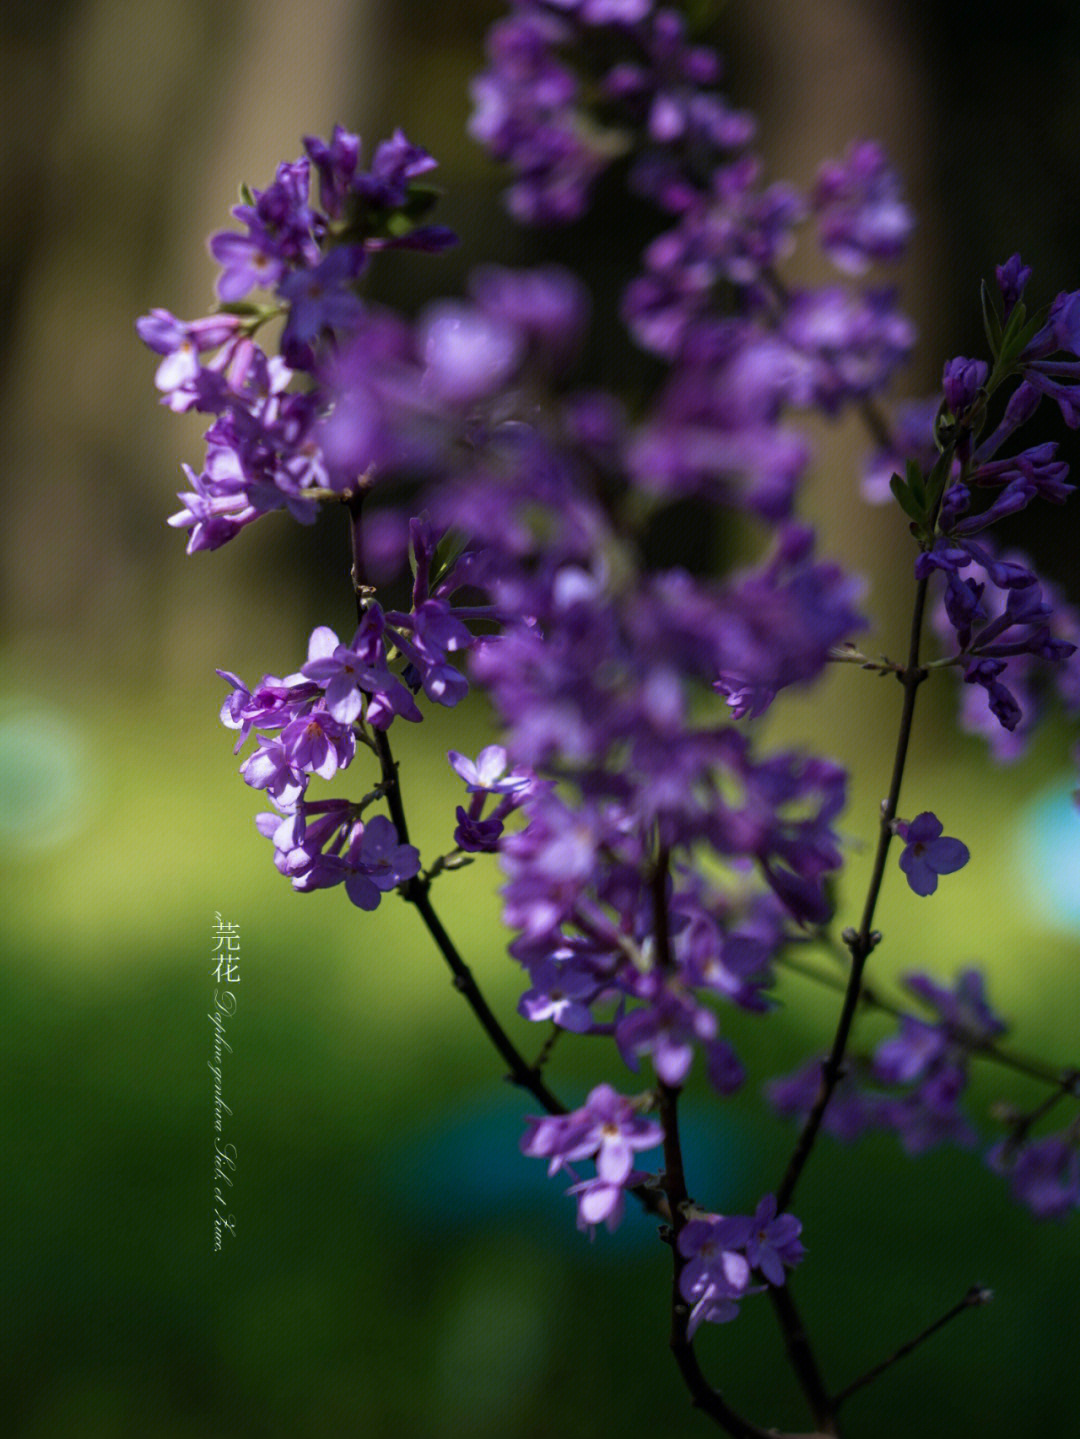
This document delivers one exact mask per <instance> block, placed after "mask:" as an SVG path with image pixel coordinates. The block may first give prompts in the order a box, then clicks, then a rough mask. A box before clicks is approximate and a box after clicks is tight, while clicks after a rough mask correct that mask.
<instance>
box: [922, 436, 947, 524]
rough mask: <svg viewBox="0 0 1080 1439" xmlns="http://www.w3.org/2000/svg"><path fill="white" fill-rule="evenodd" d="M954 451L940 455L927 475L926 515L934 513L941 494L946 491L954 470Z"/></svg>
mask: <svg viewBox="0 0 1080 1439" xmlns="http://www.w3.org/2000/svg"><path fill="white" fill-rule="evenodd" d="M952 462H953V452H952V450H951V449H948V450H945V452H944V453H943V454H940V455H938V457H937V460H936V461H935V463H934V468H933V469H932V470H931V471H930V473H929V475H927V477H926V510H925V514H926V515H928V516H929V515H932V514H933V513H934V511H935V510H936V508H937V506H938V502H939V501H940V499H941V496H942V495H943V494H944V492H945V483H946V481H947V480H948V478H949V475H950V473H951V471H952Z"/></svg>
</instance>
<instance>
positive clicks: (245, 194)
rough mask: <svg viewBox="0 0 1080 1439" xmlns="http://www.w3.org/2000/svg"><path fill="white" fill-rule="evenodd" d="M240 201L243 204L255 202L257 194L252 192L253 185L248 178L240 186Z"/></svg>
mask: <svg viewBox="0 0 1080 1439" xmlns="http://www.w3.org/2000/svg"><path fill="white" fill-rule="evenodd" d="M240 203H241V205H254V204H255V196H254V195H253V194H252V191H251V186H250V185H249V184H248V182H247V181H246V180H245V181H244V182H243V184H242V185H241V186H240Z"/></svg>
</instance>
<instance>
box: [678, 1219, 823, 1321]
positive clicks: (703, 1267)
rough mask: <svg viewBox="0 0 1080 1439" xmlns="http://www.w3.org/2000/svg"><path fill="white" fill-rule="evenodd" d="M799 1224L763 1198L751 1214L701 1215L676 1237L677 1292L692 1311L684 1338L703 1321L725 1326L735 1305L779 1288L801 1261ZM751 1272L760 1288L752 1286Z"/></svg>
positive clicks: (733, 1315) (803, 1251) (735, 1309)
mask: <svg viewBox="0 0 1080 1439" xmlns="http://www.w3.org/2000/svg"><path fill="white" fill-rule="evenodd" d="M801 1233H802V1225H801V1224H800V1223H799V1221H798V1220H797V1219H796V1218H795V1217H794V1215H792V1214H777V1212H776V1199H775V1197H774V1196H773V1195H772V1194H766V1195H765V1197H764V1199H762V1201H761V1203H760V1204H759V1205H758V1207H757V1209H756V1210H755V1211H754V1213H753V1214H752V1215H739V1214H734V1215H727V1216H724V1215H720V1214H703V1215H698V1216H696V1217H695V1218H693V1219H691V1220H690V1222H689V1224H687V1225H686V1227H685V1228H684V1229H683V1231H682V1233H681V1234H680V1235H679V1253H680V1254H681V1255H682V1256H683V1258H684V1259H685V1260H686V1261H687V1263H686V1265H685V1266H684V1268H683V1270H682V1272H681V1273H680V1275H679V1292H680V1294H681V1295H682V1297H683V1298H684V1299H685V1300H686V1302H687V1303H688V1304H690V1305H692V1306H693V1307H692V1308H691V1310H690V1322H689V1333H690V1335H691V1336H693V1334H694V1331H695V1330H696V1329H697V1327H698V1325H699V1324H700V1323H701V1322H702V1320H706V1319H707V1320H708V1321H709V1322H710V1323H712V1324H725V1323H727V1322H728V1321H729V1320H731V1319H734V1318H735V1317H736V1316H737V1314H738V1312H739V1300H740V1299H744V1298H745V1297H746V1296H747V1295H749V1294H760V1293H762V1291H763V1290H764V1289H765V1288H766V1287H767V1286H768V1285H769V1284H775V1285H780V1284H783V1283H784V1279H785V1270H787V1269H791V1268H793V1267H794V1266H795V1265H796V1264H798V1263H799V1261H800V1260H801V1259H802V1258H803V1257H804V1256H805V1254H806V1250H805V1249H804V1248H803V1244H802V1241H801V1240H800V1239H799V1235H800V1234H801ZM755 1273H756V1274H757V1275H758V1276H760V1278H762V1279H764V1280H765V1281H766V1282H765V1284H763V1285H762V1284H758V1285H755V1284H753V1283H752V1280H753V1278H754V1276H755Z"/></svg>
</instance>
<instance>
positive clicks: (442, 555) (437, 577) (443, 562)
mask: <svg viewBox="0 0 1080 1439" xmlns="http://www.w3.org/2000/svg"><path fill="white" fill-rule="evenodd" d="M468 543H469V537H468V535H467V534H466V533H465V531H464V530H458V529H449V530H447V532H446V534H445V535H443V537H442V539H441V540H440V541H439V543H438V545H437V546H436V548H435V557H434V559H433V560H432V562H431V577H430V580H429V581H428V584H429V587H430V588H431V589H434V588H435V586H436V585H437V584H439V583H440V581H441V580H442V579H443V578H444V577H445V576H446V575H447V574H448V573H449V572H450V570H451V569H452V568H453V567H454V565H455V563H456V562H457V558H458V556H459V555H460V554H461V552H462V551H463V550H464V549H465V547H466V545H468Z"/></svg>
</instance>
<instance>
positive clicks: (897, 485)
mask: <svg viewBox="0 0 1080 1439" xmlns="http://www.w3.org/2000/svg"><path fill="white" fill-rule="evenodd" d="M889 489H890V490H892V492H893V494H894V495H895V497H896V502H897V504H898V505H899V506H900V508H901V509H902V510H903V512H904V514H905V515H908V516H910V518H911V519H913V520H914V521H915V523H916V524H917V525H921V524H923V523H924V521H925V519H926V515H925V513H924V512H923V510H922V508H921V506H920V505H919V503H918V501H917V500H916V499H915V496H914V495H913V494H912V493H911V491H910V490H909V489H908V487H907V485H905V484H904V482H903V480H902V479H901V478H900V476H899V475H893V477H892V479H891V480H890V481H889Z"/></svg>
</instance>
